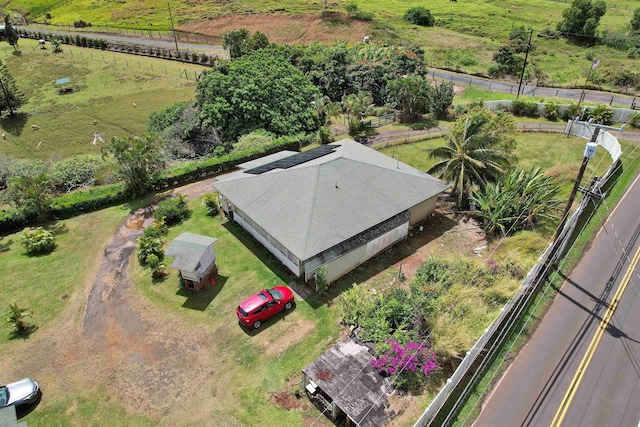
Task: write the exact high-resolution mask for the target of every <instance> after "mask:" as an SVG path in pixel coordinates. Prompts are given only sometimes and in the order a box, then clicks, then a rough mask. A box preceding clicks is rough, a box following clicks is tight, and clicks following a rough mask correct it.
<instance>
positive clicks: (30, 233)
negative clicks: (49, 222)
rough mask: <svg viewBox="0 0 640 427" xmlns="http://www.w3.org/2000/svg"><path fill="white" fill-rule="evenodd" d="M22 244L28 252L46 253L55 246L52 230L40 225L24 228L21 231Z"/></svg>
mask: <svg viewBox="0 0 640 427" xmlns="http://www.w3.org/2000/svg"><path fill="white" fill-rule="evenodd" d="M22 245H23V246H24V248H25V249H26V251H27V253H28V254H46V253H49V252H51V251H53V250H54V249H55V247H56V239H55V237H54V235H53V233H52V232H50V231H48V230H45V229H44V228H42V227H35V228H25V229H24V230H23V231H22Z"/></svg>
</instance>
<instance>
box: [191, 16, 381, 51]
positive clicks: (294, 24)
mask: <svg viewBox="0 0 640 427" xmlns="http://www.w3.org/2000/svg"><path fill="white" fill-rule="evenodd" d="M369 27H370V24H369V23H367V22H362V21H354V20H349V19H348V18H347V16H346V14H343V13H331V14H328V15H323V14H322V13H314V14H306V15H288V14H251V15H233V16H225V17H220V18H216V19H212V20H207V21H199V22H189V23H187V24H184V25H181V26H180V27H179V29H180V30H183V31H190V32H196V33H199V34H205V35H209V36H213V37H222V35H223V34H224V33H225V32H227V31H230V30H234V29H237V28H246V29H247V30H249V31H250V32H251V33H253V32H255V31H260V32H262V33H264V34H265V35H266V36H267V37H268V38H269V41H272V42H275V43H288V44H291V43H303V44H310V43H313V42H316V41H317V42H322V43H333V42H335V41H339V40H347V41H348V42H350V43H354V42H361V41H362V39H363V38H364V36H365V35H367V34H368V33H369Z"/></svg>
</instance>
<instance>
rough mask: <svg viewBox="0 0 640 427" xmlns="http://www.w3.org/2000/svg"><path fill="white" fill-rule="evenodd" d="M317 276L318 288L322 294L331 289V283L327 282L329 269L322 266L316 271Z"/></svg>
mask: <svg viewBox="0 0 640 427" xmlns="http://www.w3.org/2000/svg"><path fill="white" fill-rule="evenodd" d="M314 275H315V278H316V290H317V291H318V292H320V293H322V294H324V293H326V292H327V290H329V283H328V282H327V270H326V269H325V268H324V267H320V269H319V270H317V271H316V272H315V273H314Z"/></svg>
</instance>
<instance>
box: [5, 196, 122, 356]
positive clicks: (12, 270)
mask: <svg viewBox="0 0 640 427" xmlns="http://www.w3.org/2000/svg"><path fill="white" fill-rule="evenodd" d="M130 210H131V206H129V205H121V206H115V207H112V208H109V209H104V210H101V211H98V212H94V213H90V214H87V215H82V216H78V217H75V218H72V219H69V220H65V221H60V222H58V223H54V224H48V225H45V228H47V227H48V228H52V229H55V228H56V227H60V228H62V231H61V232H59V233H58V234H56V243H57V247H56V249H55V250H54V251H53V252H51V253H50V254H48V255H40V256H29V255H27V254H26V253H25V251H24V248H23V247H22V238H21V235H22V233H21V232H20V233H14V234H10V235H8V236H5V237H4V238H2V240H0V245H6V244H8V243H10V242H12V243H10V244H9V245H8V250H7V251H6V252H0V277H2V292H1V293H0V313H3V315H4V313H5V312H6V310H7V307H8V306H9V304H11V303H17V304H18V306H20V307H22V308H27V309H29V310H30V311H31V312H32V314H33V319H31V320H30V321H31V322H32V323H34V324H35V325H36V326H38V327H39V328H40V329H42V330H43V331H46V330H47V328H49V327H50V326H51V325H52V324H55V321H56V319H57V318H58V316H59V314H60V312H61V311H62V310H63V309H64V308H65V307H66V306H67V304H68V302H69V299H68V298H69V297H70V296H72V295H73V294H74V293H76V292H77V291H78V290H79V289H82V288H83V287H84V286H85V285H87V281H88V280H89V279H90V278H91V276H92V274H93V273H94V271H93V270H94V268H95V266H96V260H98V259H100V256H101V255H102V250H103V249H104V246H105V245H106V244H107V241H108V240H109V239H110V238H111V236H112V235H113V232H114V230H115V228H116V226H117V225H118V223H120V222H122V221H123V220H124V219H125V218H126V217H127V216H128V215H129V213H130ZM8 331H9V330H8V329H5V328H4V327H3V332H2V333H1V334H0V347H1V346H4V345H8V341H9V335H8V333H7V332H8ZM18 341H19V340H18Z"/></svg>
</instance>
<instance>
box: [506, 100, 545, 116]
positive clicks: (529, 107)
mask: <svg viewBox="0 0 640 427" xmlns="http://www.w3.org/2000/svg"><path fill="white" fill-rule="evenodd" d="M511 112H512V113H513V115H514V116H524V117H538V116H539V113H538V104H536V103H535V102H526V101H519V100H515V101H513V103H511Z"/></svg>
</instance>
